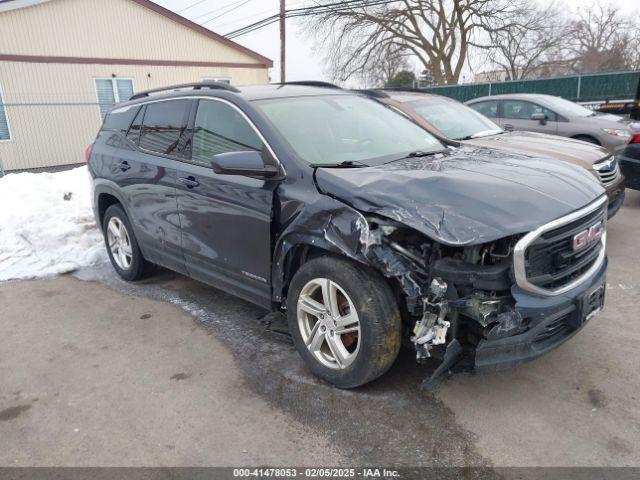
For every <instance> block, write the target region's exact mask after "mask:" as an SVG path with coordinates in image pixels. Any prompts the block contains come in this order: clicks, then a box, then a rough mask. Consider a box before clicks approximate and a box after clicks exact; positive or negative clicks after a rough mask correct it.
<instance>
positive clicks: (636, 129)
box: [627, 122, 640, 144]
mask: <svg viewBox="0 0 640 480" xmlns="http://www.w3.org/2000/svg"><path fill="white" fill-rule="evenodd" d="M629 133H631V138H630V139H629V141H628V142H627V143H629V144H632V143H640V123H638V122H635V123H632V124H630V125H629Z"/></svg>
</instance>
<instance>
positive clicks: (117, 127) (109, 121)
mask: <svg viewBox="0 0 640 480" xmlns="http://www.w3.org/2000/svg"><path fill="white" fill-rule="evenodd" d="M140 108H141V107H140V105H132V106H129V107H122V108H116V109H114V110H112V111H111V112H109V113H108V114H107V116H106V117H105V119H104V123H103V124H102V130H111V131H116V132H119V133H121V134H122V135H126V134H127V131H128V130H129V127H130V126H131V123H132V122H133V119H134V118H135V117H136V115H137V114H138V112H139V111H140Z"/></svg>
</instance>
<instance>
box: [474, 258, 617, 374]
mask: <svg viewBox="0 0 640 480" xmlns="http://www.w3.org/2000/svg"><path fill="white" fill-rule="evenodd" d="M606 268H607V261H606V260H605V261H604V262H603V264H602V265H601V266H600V269H599V270H598V272H596V274H595V275H593V277H592V278H591V279H589V281H587V282H585V283H584V284H582V285H580V286H579V287H576V288H575V289H573V290H571V291H569V292H567V293H565V294H563V295H558V296H555V297H542V296H538V295H535V294H532V293H529V292H526V291H524V290H522V289H520V288H519V287H513V289H512V294H513V297H514V298H515V300H516V310H517V312H518V313H519V314H520V315H521V316H522V318H523V319H526V320H527V321H528V329H527V331H525V332H523V333H520V334H517V335H514V336H510V337H504V338H498V339H484V340H481V341H480V343H479V344H478V346H477V347H476V357H475V369H476V370H477V371H479V372H486V371H494V370H501V369H504V368H509V367H512V366H514V365H518V364H521V363H524V362H526V361H529V360H533V359H535V358H537V357H540V356H542V355H544V354H545V353H547V352H548V351H550V350H553V349H554V348H556V347H558V346H559V345H561V344H562V343H564V342H565V341H567V340H568V339H569V338H571V337H572V336H573V335H575V334H576V333H577V332H578V331H579V330H580V329H581V328H582V327H583V326H584V325H585V324H586V323H587V322H588V320H589V319H590V318H591V317H592V316H593V314H594V313H597V307H598V306H599V304H595V305H594V304H593V302H594V301H596V302H597V301H599V302H602V301H603V296H604V282H605V272H606ZM594 309H596V310H594Z"/></svg>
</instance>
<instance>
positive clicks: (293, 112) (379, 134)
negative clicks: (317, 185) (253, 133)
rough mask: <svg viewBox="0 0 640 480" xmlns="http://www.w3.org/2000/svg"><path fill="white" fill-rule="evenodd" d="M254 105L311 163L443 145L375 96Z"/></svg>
mask: <svg viewBox="0 0 640 480" xmlns="http://www.w3.org/2000/svg"><path fill="white" fill-rule="evenodd" d="M254 104H255V105H256V106H257V107H258V109H259V110H260V111H262V112H263V113H264V114H265V115H266V116H267V118H268V119H269V120H270V121H271V123H272V124H273V125H274V127H275V128H276V129H277V130H278V131H279V132H280V134H282V136H283V137H284V138H285V139H286V140H287V142H289V144H290V145H291V147H292V148H293V150H295V152H296V153H297V154H298V156H300V157H301V158H302V159H303V160H305V161H306V162H308V163H310V164H313V165H336V164H340V163H344V162H347V163H348V162H353V163H360V164H365V165H379V164H381V163H385V162H388V161H391V160H395V159H398V158H402V157H404V156H406V155H408V154H409V153H410V152H415V151H421V152H426V153H429V152H436V151H441V150H443V149H444V146H443V145H442V144H441V143H440V141H439V140H438V139H436V138H435V137H434V136H433V135H431V134H430V133H429V132H427V131H426V130H423V129H422V128H420V127H418V126H417V125H416V124H415V123H413V122H412V121H411V120H408V119H407V118H405V117H404V116H403V115H401V114H399V113H396V112H394V111H393V110H391V109H390V108H387V107H385V106H383V105H380V104H379V103H378V102H376V101H374V100H369V99H366V98H362V97H358V96H355V95H327V96H317V97H295V98H274V99H269V100H259V101H255V102H254Z"/></svg>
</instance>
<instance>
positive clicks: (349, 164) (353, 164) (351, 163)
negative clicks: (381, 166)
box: [310, 160, 369, 168]
mask: <svg viewBox="0 0 640 480" xmlns="http://www.w3.org/2000/svg"><path fill="white" fill-rule="evenodd" d="M310 165H311V166H312V167H313V168H318V167H322V168H362V167H368V166H369V165H367V164H366V163H362V162H360V161H358V160H345V161H344V162H340V163H311V164H310Z"/></svg>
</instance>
